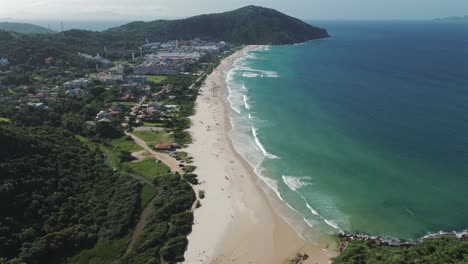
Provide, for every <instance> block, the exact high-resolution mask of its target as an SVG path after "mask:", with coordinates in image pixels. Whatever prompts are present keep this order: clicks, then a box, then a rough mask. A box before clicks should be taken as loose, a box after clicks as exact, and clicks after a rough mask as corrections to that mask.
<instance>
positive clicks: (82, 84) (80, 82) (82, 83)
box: [63, 78, 92, 90]
mask: <svg viewBox="0 0 468 264" xmlns="http://www.w3.org/2000/svg"><path fill="white" fill-rule="evenodd" d="M91 84H92V83H91V81H90V80H88V79H84V78H81V79H77V80H73V81H69V82H66V83H64V84H63V88H65V89H67V90H70V89H86V88H88V87H90V86H91Z"/></svg>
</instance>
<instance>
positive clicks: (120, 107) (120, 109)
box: [110, 104, 124, 112]
mask: <svg viewBox="0 0 468 264" xmlns="http://www.w3.org/2000/svg"><path fill="white" fill-rule="evenodd" d="M110 110H111V111H118V112H122V111H123V110H124V107H123V106H121V105H119V104H117V105H115V106H113V107H111V109H110Z"/></svg>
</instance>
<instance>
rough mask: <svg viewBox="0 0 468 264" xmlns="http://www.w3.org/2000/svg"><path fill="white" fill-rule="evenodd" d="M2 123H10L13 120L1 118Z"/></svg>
mask: <svg viewBox="0 0 468 264" xmlns="http://www.w3.org/2000/svg"><path fill="white" fill-rule="evenodd" d="M0 122H5V123H10V122H11V120H10V118H6V117H0Z"/></svg>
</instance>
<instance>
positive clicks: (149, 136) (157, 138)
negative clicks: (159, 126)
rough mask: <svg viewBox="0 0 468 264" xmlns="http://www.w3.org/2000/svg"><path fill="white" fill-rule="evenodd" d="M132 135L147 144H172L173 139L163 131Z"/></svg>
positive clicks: (139, 132) (136, 132) (137, 132)
mask: <svg viewBox="0 0 468 264" xmlns="http://www.w3.org/2000/svg"><path fill="white" fill-rule="evenodd" d="M133 134H134V135H135V136H137V137H139V138H141V139H142V140H143V141H145V142H146V143H148V144H168V143H173V142H174V138H173V137H172V136H171V135H169V134H168V133H166V132H165V131H135V132H133Z"/></svg>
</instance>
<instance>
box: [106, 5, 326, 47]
mask: <svg viewBox="0 0 468 264" xmlns="http://www.w3.org/2000/svg"><path fill="white" fill-rule="evenodd" d="M103 34H105V35H111V34H118V35H119V34H125V35H128V36H132V37H134V38H139V39H145V38H149V39H151V40H157V41H167V40H173V39H193V38H196V37H199V38H201V39H209V40H218V41H222V40H223V41H228V42H232V43H237V44H273V45H281V44H292V43H298V42H304V41H308V40H313V39H320V38H326V37H328V36H329V35H328V33H327V31H326V30H325V29H321V28H318V27H314V26H311V25H309V24H307V23H305V22H303V21H301V20H299V19H297V18H293V17H290V16H287V15H285V14H283V13H280V12H278V11H276V10H274V9H269V8H264V7H258V6H247V7H244V8H240V9H237V10H234V11H230V12H225V13H219V14H209V15H201V16H195V17H190V18H187V19H180V20H156V21H152V22H133V23H130V24H127V25H123V26H120V27H116V28H112V29H109V30H107V31H105V32H103Z"/></svg>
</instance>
